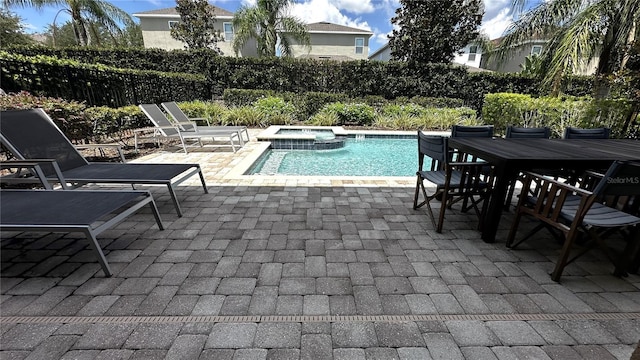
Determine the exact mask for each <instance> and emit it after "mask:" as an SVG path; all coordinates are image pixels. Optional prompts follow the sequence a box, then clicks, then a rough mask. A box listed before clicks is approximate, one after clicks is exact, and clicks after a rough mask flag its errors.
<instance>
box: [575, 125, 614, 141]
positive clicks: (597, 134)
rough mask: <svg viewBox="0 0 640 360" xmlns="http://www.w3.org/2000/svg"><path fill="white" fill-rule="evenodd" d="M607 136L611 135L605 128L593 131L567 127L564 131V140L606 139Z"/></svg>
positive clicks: (609, 130)
mask: <svg viewBox="0 0 640 360" xmlns="http://www.w3.org/2000/svg"><path fill="white" fill-rule="evenodd" d="M609 135H611V129H609V128H606V127H601V128H595V129H580V128H574V127H567V128H566V129H565V130H564V138H565V139H608V138H609Z"/></svg>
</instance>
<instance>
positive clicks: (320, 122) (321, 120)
mask: <svg viewBox="0 0 640 360" xmlns="http://www.w3.org/2000/svg"><path fill="white" fill-rule="evenodd" d="M339 122H340V118H339V117H338V114H336V113H335V112H329V111H319V112H318V113H316V114H314V115H313V116H311V117H310V118H309V120H307V121H306V123H307V124H308V125H313V126H337V125H338V123H339Z"/></svg>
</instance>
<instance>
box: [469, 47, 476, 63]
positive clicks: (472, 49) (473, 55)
mask: <svg viewBox="0 0 640 360" xmlns="http://www.w3.org/2000/svg"><path fill="white" fill-rule="evenodd" d="M477 53H478V45H471V46H469V61H476V54H477Z"/></svg>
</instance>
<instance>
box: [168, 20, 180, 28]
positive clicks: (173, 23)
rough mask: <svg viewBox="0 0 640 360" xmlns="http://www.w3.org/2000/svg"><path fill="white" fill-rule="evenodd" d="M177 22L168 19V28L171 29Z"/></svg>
mask: <svg viewBox="0 0 640 360" xmlns="http://www.w3.org/2000/svg"><path fill="white" fill-rule="evenodd" d="M178 23H179V21H174V20H171V21H169V29H171V28H173V27H174V26H176V25H178Z"/></svg>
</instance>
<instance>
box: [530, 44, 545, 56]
mask: <svg viewBox="0 0 640 360" xmlns="http://www.w3.org/2000/svg"><path fill="white" fill-rule="evenodd" d="M536 49H538V51H535V50H536ZM540 54H542V45H533V46H531V55H538V56H539V55H540Z"/></svg>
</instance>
